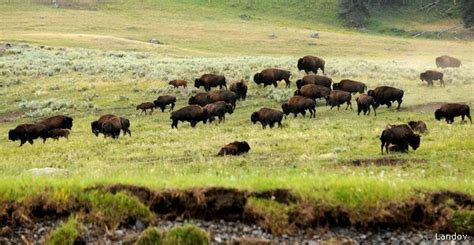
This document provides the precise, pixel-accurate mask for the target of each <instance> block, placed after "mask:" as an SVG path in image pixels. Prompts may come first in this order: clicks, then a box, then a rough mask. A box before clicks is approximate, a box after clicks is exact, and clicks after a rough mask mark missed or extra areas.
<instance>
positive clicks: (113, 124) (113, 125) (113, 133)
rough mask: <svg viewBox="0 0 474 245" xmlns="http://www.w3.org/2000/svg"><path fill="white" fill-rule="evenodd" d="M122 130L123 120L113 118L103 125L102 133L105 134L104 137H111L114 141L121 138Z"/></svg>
mask: <svg viewBox="0 0 474 245" xmlns="http://www.w3.org/2000/svg"><path fill="white" fill-rule="evenodd" d="M122 128H123V126H122V120H121V118H120V117H112V118H110V119H109V120H106V121H105V122H104V123H103V124H102V129H101V132H102V134H104V137H107V136H110V137H112V138H114V139H117V138H118V137H119V136H120V131H121V130H122Z"/></svg>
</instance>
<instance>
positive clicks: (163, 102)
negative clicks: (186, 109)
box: [153, 95, 176, 112]
mask: <svg viewBox="0 0 474 245" xmlns="http://www.w3.org/2000/svg"><path fill="white" fill-rule="evenodd" d="M153 104H154V105H155V108H160V109H161V112H164V111H165V108H166V106H167V105H171V107H170V111H172V110H173V109H174V106H175V104H176V97H174V96H171V95H162V96H158V98H157V99H156V100H154V101H153Z"/></svg>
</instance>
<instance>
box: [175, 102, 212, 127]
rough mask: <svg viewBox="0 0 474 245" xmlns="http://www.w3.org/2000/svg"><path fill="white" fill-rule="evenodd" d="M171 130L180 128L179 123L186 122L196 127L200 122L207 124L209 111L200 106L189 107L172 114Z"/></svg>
mask: <svg viewBox="0 0 474 245" xmlns="http://www.w3.org/2000/svg"><path fill="white" fill-rule="evenodd" d="M170 119H171V120H172V123H171V128H178V122H179V121H181V122H183V121H186V122H190V123H191V127H193V128H194V127H195V126H196V124H197V123H198V122H203V123H204V124H206V122H207V110H206V109H204V108H202V107H201V106H198V105H188V106H185V107H183V108H180V109H179V110H177V111H174V112H172V113H171V117H170Z"/></svg>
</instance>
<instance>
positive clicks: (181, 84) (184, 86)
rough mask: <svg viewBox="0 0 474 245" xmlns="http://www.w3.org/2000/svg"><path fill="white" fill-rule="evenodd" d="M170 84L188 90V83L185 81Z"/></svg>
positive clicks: (174, 81)
mask: <svg viewBox="0 0 474 245" xmlns="http://www.w3.org/2000/svg"><path fill="white" fill-rule="evenodd" d="M168 84H169V85H173V87H175V88H179V87H183V88H186V87H187V86H188V82H187V81H185V80H172V81H170V82H169V83H168Z"/></svg>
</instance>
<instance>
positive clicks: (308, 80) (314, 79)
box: [296, 75, 332, 89]
mask: <svg viewBox="0 0 474 245" xmlns="http://www.w3.org/2000/svg"><path fill="white" fill-rule="evenodd" d="M306 84H315V85H320V86H324V87H327V88H329V89H331V84H332V79H331V78H329V77H326V76H321V75H306V76H304V77H303V79H299V80H297V81H296V87H297V88H298V89H301V87H302V86H303V85H306Z"/></svg>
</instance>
